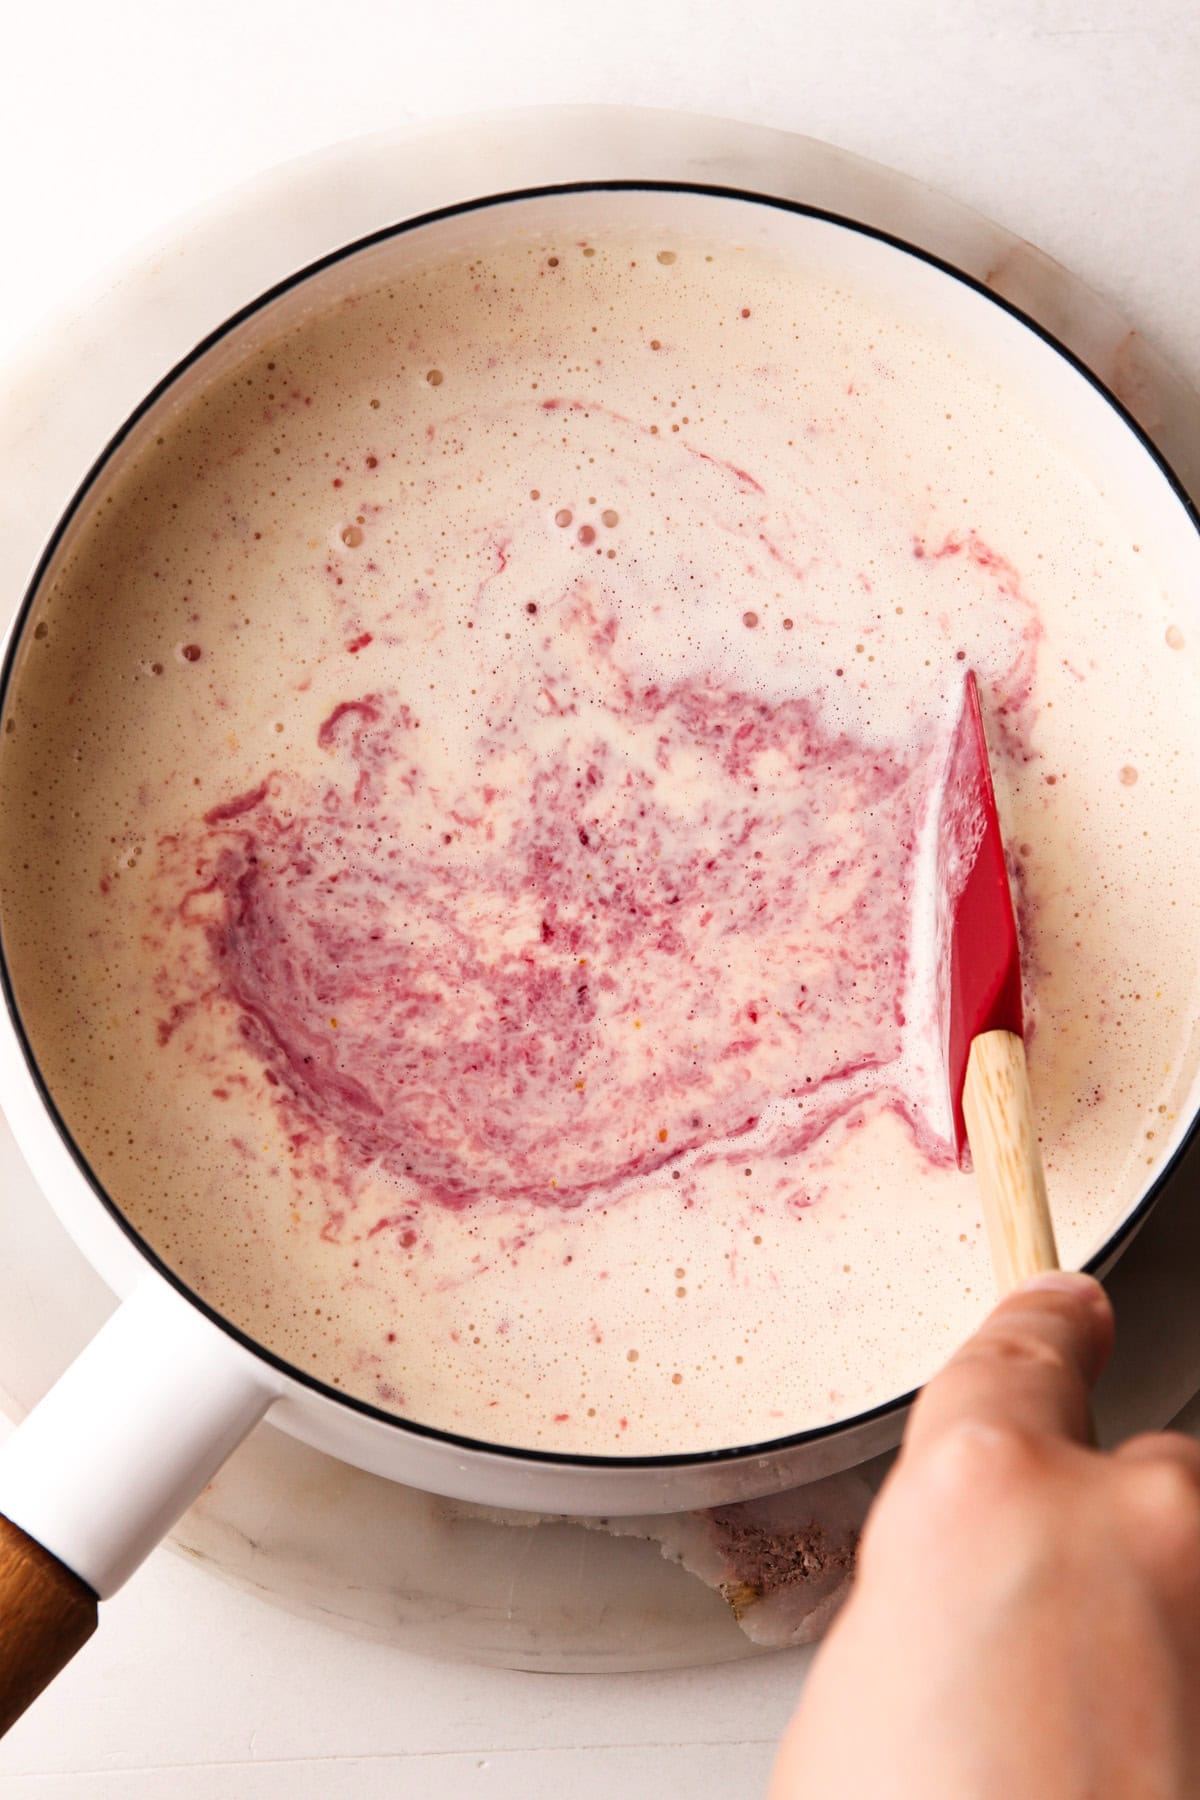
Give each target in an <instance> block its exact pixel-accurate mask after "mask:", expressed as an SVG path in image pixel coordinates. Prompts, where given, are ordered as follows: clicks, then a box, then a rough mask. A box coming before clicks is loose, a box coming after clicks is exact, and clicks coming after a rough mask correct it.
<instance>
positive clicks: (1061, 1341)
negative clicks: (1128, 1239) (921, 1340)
mask: <svg viewBox="0 0 1200 1800" xmlns="http://www.w3.org/2000/svg"><path fill="white" fill-rule="evenodd" d="M1112 1339H1113V1317H1112V1308H1111V1306H1110V1305H1109V1302H1108V1297H1107V1295H1106V1294H1105V1292H1104V1290H1103V1288H1102V1287H1101V1286H1100V1284H1099V1282H1097V1281H1093V1280H1092V1278H1091V1276H1090V1275H1069V1274H1054V1275H1039V1276H1037V1277H1035V1279H1034V1280H1033V1281H1029V1282H1025V1283H1024V1284H1023V1285H1022V1286H1021V1287H1019V1288H1016V1289H1014V1291H1013V1292H1012V1293H1011V1294H1009V1295H1008V1297H1007V1298H1006V1299H1005V1300H1003V1301H1001V1303H1000V1305H999V1306H997V1307H996V1308H995V1310H994V1311H993V1312H992V1313H991V1314H990V1315H989V1316H988V1318H987V1319H985V1320H984V1323H983V1324H982V1326H981V1327H980V1328H979V1330H978V1331H977V1332H976V1334H975V1336H974V1337H973V1338H971V1339H969V1340H968V1342H967V1343H966V1344H964V1345H963V1347H962V1349H961V1350H960V1351H958V1353H957V1355H955V1356H953V1357H952V1358H951V1360H950V1361H949V1362H948V1363H947V1365H946V1367H945V1368H944V1369H943V1370H942V1372H941V1374H940V1375H937V1376H935V1377H934V1379H933V1381H931V1382H930V1384H929V1386H928V1387H927V1388H926V1389H925V1391H924V1393H923V1394H922V1395H921V1396H920V1398H919V1399H918V1401H917V1403H916V1406H915V1407H914V1408H913V1414H912V1418H911V1420H910V1421H909V1427H908V1432H907V1434H906V1437H905V1449H906V1451H909V1450H912V1449H916V1448H919V1447H920V1446H922V1445H924V1444H927V1443H929V1442H930V1441H932V1440H933V1439H935V1438H937V1437H940V1436H941V1435H942V1434H943V1433H945V1432H947V1431H950V1430H952V1429H953V1428H954V1427H955V1426H957V1425H960V1424H964V1423H966V1422H971V1423H975V1424H984V1425H990V1426H994V1427H1008V1428H1009V1429H1011V1430H1015V1431H1021V1432H1028V1433H1043V1434H1049V1435H1051V1436H1055V1437H1068V1438H1073V1439H1075V1440H1076V1441H1077V1442H1079V1443H1084V1442H1086V1441H1087V1439H1088V1436H1089V1421H1088V1394H1089V1392H1090V1391H1091V1388H1092V1386H1093V1384H1094V1382H1095V1380H1096V1378H1097V1376H1098V1375H1099V1373H1100V1371H1101V1369H1102V1368H1103V1367H1104V1364H1105V1363H1106V1362H1107V1360H1108V1356H1109V1352H1110V1351H1111V1349H1112Z"/></svg>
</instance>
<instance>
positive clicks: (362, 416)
mask: <svg viewBox="0 0 1200 1800" xmlns="http://www.w3.org/2000/svg"><path fill="white" fill-rule="evenodd" d="M1193 598H1194V597H1192V596H1180V595H1179V594H1177V593H1175V592H1173V591H1171V589H1170V587H1169V585H1164V582H1163V580H1162V578H1161V576H1160V574H1159V573H1158V571H1157V567H1156V563H1155V557H1154V547H1153V546H1152V545H1148V544H1141V543H1138V542H1136V541H1134V540H1133V539H1132V537H1131V534H1130V531H1129V530H1127V529H1126V526H1125V523H1124V519H1123V514H1122V509H1121V505H1120V502H1119V500H1118V499H1116V498H1114V496H1112V495H1109V494H1104V493H1101V492H1100V491H1099V490H1098V489H1097V487H1096V486H1095V485H1094V484H1093V483H1092V482H1091V481H1090V480H1089V479H1088V478H1087V477H1086V476H1085V475H1084V474H1083V473H1081V472H1080V470H1079V469H1078V468H1077V466H1076V463H1075V461H1074V460H1073V458H1072V456H1071V454H1070V451H1069V447H1068V446H1067V445H1065V444H1063V443H1060V442H1058V441H1057V439H1056V437H1055V434H1054V431H1053V428H1052V427H1048V425H1047V422H1046V420H1045V419H1044V418H1042V417H1041V416H1040V415H1039V414H1038V411H1037V408H1036V407H1035V406H1034V405H1033V404H1032V402H1031V400H1030V397H1029V396H1025V395H1022V394H1021V393H1020V392H1014V391H1008V390H1007V389H1006V388H1005V387H1004V386H1003V385H1002V384H999V383H998V382H997V380H996V378H995V375H994V373H993V372H989V370H988V369H987V368H986V367H985V366H984V365H983V364H982V363H979V364H977V363H975V362H974V361H973V360H972V359H971V358H969V357H967V356H964V355H963V354H962V353H961V352H959V351H956V350H954V349H948V348H947V345H946V343H945V342H944V341H943V340H942V339H941V337H940V336H939V335H938V333H937V332H936V331H935V330H933V329H932V328H931V327H930V326H928V325H925V324H922V323H921V321H920V320H919V319H915V318H913V317H911V316H908V315H907V314H906V313H905V311H904V309H903V308H901V307H897V308H896V309H894V310H890V309H889V308H888V306H887V305H886V303H885V302H884V301H883V300H882V299H881V296H880V293H879V292H877V291H867V290H866V289H864V291H862V292H858V291H856V290H855V288H854V287H853V285H849V286H848V285H846V284H838V283H836V282H835V281H833V280H832V279H830V278H829V277H828V276H827V275H825V274H823V273H821V272H820V271H806V270H805V269H804V268H801V267H797V266H795V265H794V264H791V263H788V262H786V261H783V260H781V259H780V258H779V257H778V256H777V255H774V254H769V253H768V252H767V251H765V250H738V249H735V248H733V247H731V246H730V245H729V244H728V243H725V242H712V241H707V240H706V239H703V238H700V237H698V236H696V237H692V236H688V235H686V234H685V235H679V234H674V235H668V234H665V233H663V232H662V231H657V232H654V233H651V232H650V231H649V230H648V229H646V230H641V229H635V228H633V227H630V228H627V229H626V230H625V231H623V232H620V231H617V232H614V231H610V230H606V231H603V232H600V233H597V234H596V235H593V236H590V237H589V236H587V235H585V234H584V233H583V232H582V231H573V230H571V229H570V228H567V229H563V230H562V231H560V232H551V231H548V230H545V231H543V230H538V231H530V232H524V233H518V232H514V233H513V234H512V236H511V237H510V238H509V239H508V240H507V241H505V242H503V243H502V244H500V245H499V246H498V247H496V248H491V249H488V250H487V251H486V253H484V252H479V253H477V254H474V255H472V254H471V253H470V252H469V251H465V252H462V253H456V254H454V255H449V256H445V255H443V256H441V257H433V258H432V259H429V260H424V261H423V260H422V259H421V258H420V256H419V255H417V254H414V252H413V251H411V250H410V252H409V255H408V259H407V261H406V262H405V263H404V265H403V266H402V267H399V268H397V269H396V270H395V271H393V272H392V274H391V276H390V278H386V279H384V278H380V279H376V280H373V281H372V282H369V283H367V284H366V285H365V286H363V287H362V288H361V289H360V290H359V291H357V292H354V293H353V294H351V295H349V296H348V297H346V298H345V299H343V300H341V301H340V302H337V303H332V304H330V305H328V306H318V307H314V308H312V309H311V310H310V311H308V312H307V313H305V314H304V315H302V316H300V317H299V318H298V319H294V320H293V321H292V323H291V324H290V325H289V326H288V327H287V328H286V330H284V331H283V332H282V333H281V334H280V335H277V336H274V337H268V338H267V339H266V340H265V341H262V342H260V343H258V344H256V345H254V344H251V345H247V346H246V347H244V348H243V349H242V350H241V351H240V352H239V353H238V354H236V355H232V356H229V357H227V358H226V364H225V367H224V369H223V370H222V371H221V372H220V373H219V374H218V375H215V376H214V377H212V378H211V379H210V380H209V381H208V383H207V384H206V385H205V386H204V387H203V388H202V389H201V390H199V391H198V392H197V393H195V394H194V395H193V397H192V398H191V399H190V400H189V401H187V402H186V403H180V404H179V405H177V406H176V407H175V408H174V409H173V410H172V411H171V412H170V413H169V414H168V415H166V416H165V417H164V418H163V419H162V420H161V422H160V423H159V424H158V426H157V428H156V430H155V432H154V434H153V435H151V436H150V437H149V438H148V439H147V440H146V441H145V442H144V443H143V444H142V446H141V448H140V450H139V451H138V452H137V454H136V455H135V456H133V457H132V458H131V459H129V460H128V461H127V462H126V465H125V467H124V470H123V472H122V473H121V474H120V476H119V478H115V479H113V480H111V481H109V483H108V484H107V487H106V488H103V489H102V490H101V491H100V494H99V495H98V496H97V500H96V502H95V503H94V505H93V506H92V508H91V510H90V512H89V513H88V514H87V515H86V517H85V523H84V524H83V525H82V526H81V527H80V528H79V529H78V530H77V531H76V532H75V534H74V536H73V538H72V540H71V542H70V545H69V547H68V550H67V552H66V553H65V554H64V555H63V556H62V557H61V558H60V559H59V561H58V563H57V565H56V567H55V569H54V570H53V571H52V575H51V578H50V579H49V581H48V582H47V584H46V587H45V590H44V594H43V597H42V599H41V601H40V602H39V605H38V608H37V610H36V612H35V614H34V623H32V624H31V626H30V627H29V629H28V631H27V638H26V643H25V645H24V648H23V651H22V656H21V660H20V662H19V665H18V669H17V673H16V678H15V681H14V684H13V690H12V697H11V700H10V704H9V708H8V711H7V716H6V721H5V726H4V735H3V739H2V748H3V763H2V764H0V836H2V839H3V852H2V858H0V861H2V874H0V888H2V906H3V930H4V939H5V947H6V950H7V954H8V957H9V960H10V964H11V968H12V973H13V980H14V987H15V991H16V995H17V998H18V1002H19V1004H20V1006H21V1009H22V1012H23V1015H24V1019H25V1022H26V1027H27V1030H28V1033H29V1036H30V1040H31V1042H32V1045H33V1048H34V1051H35V1053H36V1056H37V1058H38V1061H39V1063H40V1066H41V1068H42V1071H43V1073H44V1075H45V1078H46V1080H47V1082H48V1084H49V1086H50V1088H51V1091H52V1092H53V1093H54V1095H55V1097H56V1099H57V1102H58V1104H59V1107H60V1109H61V1111H62V1113H63V1115H64V1117H65V1119H66V1122H67V1124H68V1125H69V1127H70V1129H71V1131H72V1132H73V1134H74V1136H75V1138H76V1140H77V1142H78V1143H79V1145H80V1146H81V1148H82V1150H83V1152H84V1154H85V1155H86V1156H87V1158H88V1160H89V1162H90V1163H91V1165H92V1167H93V1168H94V1170H95V1171H96V1173H97V1175H98V1176H99V1178H100V1180H101V1181H102V1182H103V1183H104V1185H105V1186H106V1187H107V1189H108V1190H109V1191H110V1192H111V1193H112V1195H113V1196H114V1197H115V1198H116V1200H117V1201H118V1203H119V1204H120V1206H121V1207H122V1209H123V1210H124V1211H125V1213H126V1214H127V1216H128V1217H129V1218H130V1219H131V1220H132V1222H133V1223H134V1224H135V1226H136V1227H137V1228H138V1229H139V1230H140V1231H141V1232H142V1233H143V1234H144V1235H145V1237H146V1238H147V1239H148V1241H149V1242H150V1243H151V1245H152V1246H153V1247H154V1248H155V1249H156V1250H157V1251H158V1252H159V1253H160V1254H161V1255H162V1256H163V1257H164V1259H165V1260H166V1261H167V1262H168V1263H169V1264H170V1265H171V1266H172V1267H173V1268H174V1269H176V1270H177V1271H178V1273H179V1274H180V1275H181V1276H182V1278H183V1279H184V1280H185V1281H187V1282H188V1283H189V1284H190V1285H191V1286H193V1287H194V1288H195V1289H196V1290H197V1291H198V1292H199V1293H201V1294H202V1295H203V1296H204V1297H205V1298H206V1299H207V1300H209V1301H210V1302H211V1303H212V1304H213V1305H214V1306H216V1307H218V1308H219V1309H220V1310H221V1311H222V1312H224V1313H226V1314H227V1315H228V1316H229V1317H230V1318H231V1319H233V1320H234V1321H235V1322H236V1323H237V1324H238V1325H240V1326H241V1327H242V1328H243V1329H244V1330H246V1331H247V1332H249V1333H250V1334H251V1335H252V1336H254V1337H255V1338H256V1339H258V1340H259V1341H261V1342H262V1343H263V1344H265V1345H267V1346H268V1347H270V1348H271V1349H273V1350H275V1351H276V1352H278V1353H279V1354H281V1355H283V1356H285V1357H287V1358H289V1359H290V1360H292V1361H293V1362H295V1363H296V1364H297V1365H298V1366H300V1367H301V1368H303V1369H306V1370H309V1371H311V1372H313V1373H314V1374H316V1375H318V1376H320V1377H322V1378H323V1379H324V1380H326V1381H328V1382H330V1383H331V1384H333V1385H335V1386H337V1387H339V1388H341V1389H343V1390H345V1391H346V1392H349V1393H352V1394H355V1395H358V1396H360V1397H362V1398H364V1399H367V1400H370V1401H373V1402H375V1403H376V1404H378V1405H380V1406H382V1407H384V1408H386V1409H388V1410H390V1411H394V1412H396V1413H398V1414H401V1415H402V1416H405V1417H408V1418H412V1419H414V1420H419V1421H422V1422H424V1423H427V1424H432V1425H437V1426H441V1427H443V1428H446V1429H448V1430H452V1431H457V1432H460V1433H464V1434H466V1435H469V1436H472V1437H476V1438H484V1439H488V1440H492V1441H495V1442H500V1443H512V1444H521V1445H527V1446H534V1447H538V1448H542V1449H551V1450H560V1451H564V1452H569V1451H573V1452H595V1453H609V1454H631V1455H632V1454H644V1453H653V1452H668V1451H676V1452H678V1451H689V1450H695V1449H705V1448H713V1447H717V1446H721V1445H729V1444H738V1443H748V1442H753V1441H758V1440H763V1439H769V1438H773V1437H779V1436H782V1435H784V1434H785V1433H789V1432H793V1431H796V1430H800V1429H803V1428H805V1427H808V1426H815V1425H820V1424H822V1423H825V1422H827V1421H830V1420H834V1419H838V1418H841V1417H844V1416H846V1415H848V1414H850V1413H853V1412H855V1411H859V1410H862V1409H863V1408H865V1407H868V1406H871V1405H873V1404H876V1403H878V1402H881V1401H884V1400H886V1399H888V1398H890V1397H891V1396H893V1395H895V1394H897V1393H900V1392H903V1391H905V1390H906V1389H907V1388H908V1387H910V1386H912V1385H913V1384H915V1383H916V1382H918V1381H920V1380H921V1379H923V1378H924V1377H925V1376H926V1375H928V1374H929V1373H930V1372H931V1370H932V1368H933V1367H934V1366H935V1365H936V1363H937V1362H938V1361H939V1360H940V1359H941V1358H942V1357H943V1356H944V1355H945V1354H946V1353H947V1352H948V1351H949V1350H950V1349H951V1348H952V1347H953V1345H954V1344H955V1342H956V1341H957V1340H958V1339H959V1338H960V1337H961V1336H962V1335H963V1334H964V1333H965V1332H966V1331H967V1330H968V1329H969V1328H970V1326H971V1324H972V1322H973V1321H974V1320H975V1319H976V1318H977V1317H978V1316H979V1315H980V1313H981V1312H982V1310H983V1309H984V1307H985V1306H986V1304H987V1303H988V1300H989V1294H990V1274H989V1269H988V1262H987V1252H986V1245H985V1244H984V1242H983V1234H982V1230H981V1222H980V1215H979V1212H978V1207H977V1203H976V1199H975V1193H974V1187H973V1184H972V1182H971V1181H970V1180H969V1179H968V1178H966V1177H964V1176H962V1175H960V1174H959V1173H958V1172H957V1170H956V1169H955V1168H954V1166H953V1162H952V1158H951V1155H950V1151H949V1146H948V1141H947V1139H948V1129H949V1128H948V1117H947V1109H946V1101H945V1096H944V1094H943V1092H942V1088H941V1076H940V1069H939V1064H938V1056H937V1044H936V1034H935V1032H934V1031H933V1029H932V1019H931V1007H930V999H929V995H930V990H931V972H930V969H929V954H928V950H929V941H928V940H929V934H928V932H927V931H926V930H925V928H924V927H925V925H926V924H927V920H926V916H925V913H924V911H923V910H922V909H923V906H924V905H925V904H926V902H927V900H928V895H927V893H926V887H927V866H928V857H927V851H928V843H927V831H926V826H927V824H928V819H929V810H930V797H931V793H932V791H933V787H934V784H935V783H936V780H937V776H938V773H939V771H940V766H941V757H942V756H943V754H944V750H945V743H946V734H947V730H948V723H949V720H950V718H951V716H952V713H953V709H954V705H955V702H956V699H957V696H958V694H959V692H960V690H961V683H962V678H963V673H964V669H965V668H966V667H968V666H970V667H974V668H975V669H976V670H977V672H978V674H979V678H980V684H981V692H982V696H983V701H984V709H985V715H986V718H987V722H988V730H989V736H990V739H991V743H992V750H993V756H994V760H995V764H996V776H997V785H998V790H999V795H1000V804H1001V812H1002V817H1003V819H1004V822H1005V827H1006V834H1007V837H1008V840H1009V844H1010V849H1011V855H1012V865H1013V875H1014V883H1015V888H1016V892H1017V897H1018V903H1019V910H1020V915H1021V922H1022V932H1023V937H1024V941H1025V957H1026V971H1027V982H1028V985H1029V988H1030V997H1031V1002H1032V1013H1033V1019H1034V1024H1035V1029H1034V1032H1033V1035H1032V1039H1031V1046H1030V1049H1031V1075H1032V1081H1033V1085H1034V1090H1035V1095H1036V1098H1037V1102H1038V1107H1039V1116H1040V1120H1041V1126H1042V1132H1043V1148H1044V1154H1045V1158H1046V1164H1047V1171H1048V1179H1049V1183H1050V1188H1051V1194H1052V1202H1053V1207H1054V1212H1055V1218H1056V1223H1057V1226H1058V1230H1059V1237H1060V1245H1061V1248H1062V1250H1063V1253H1064V1258H1065V1259H1066V1260H1068V1261H1080V1260H1082V1259H1083V1258H1085V1257H1086V1256H1087V1255H1088V1254H1089V1253H1090V1252H1091V1251H1092V1250H1094V1249H1095V1248H1096V1246H1097V1245H1098V1244H1099V1243H1100V1242H1101V1241H1102V1239H1103V1238H1104V1236H1105V1235H1106V1233H1107V1231H1108V1230H1109V1229H1111V1227H1112V1225H1113V1224H1114V1223H1115V1221H1116V1220H1117V1218H1119V1216H1120V1215H1121V1213H1122V1212H1124V1211H1125V1210H1127V1209H1128V1207H1129V1206H1130V1205H1131V1204H1132V1203H1133V1202H1134V1200H1135V1199H1136V1198H1137V1195H1138V1194H1139V1193H1140V1192H1141V1190H1142V1189H1143V1187H1144V1186H1145V1184H1146V1182H1147V1179H1148V1177H1149V1175H1150V1174H1151V1173H1152V1171H1153V1168H1154V1167H1155V1166H1156V1165H1157V1164H1158V1162H1160V1161H1161V1158H1162V1154H1163V1151H1164V1150H1165V1148H1166V1146H1167V1144H1168V1142H1169V1141H1170V1139H1171V1136H1172V1132H1173V1130H1174V1129H1175V1127H1176V1122H1177V1117H1178V1115H1179V1114H1180V1112H1181V1110H1182V1108H1183V1106H1184V1104H1185V1099H1186V1094H1187V1089H1188V1086H1189V1083H1190V1082H1191V1080H1192V1078H1193V1076H1194V1073H1195V1064H1196V1054H1195V1043H1194V1030H1195V1023H1194V1022H1195V1018H1196V986H1197V982H1196V971H1197V967H1198V963H1200V958H1198V955H1197V951H1198V943H1197V938H1198V931H1197V919H1196V915H1195V909H1194V907H1193V906H1192V904H1191V901H1190V896H1191V895H1192V894H1193V893H1194V892H1195V889H1196V886H1197V882H1198V880H1200V849H1198V848H1197V846H1196V844H1195V843H1194V841H1193V840H1192V838H1191V837H1190V835H1188V834H1182V833H1180V832H1179V831H1178V830H1177V829H1175V828H1174V822H1175V820H1176V819H1177V818H1178V816H1179V814H1180V811H1181V807H1183V806H1184V804H1185V796H1186V795H1187V794H1188V793H1189V792H1190V791H1191V790H1192V789H1193V787H1194V784H1195V782H1196V778H1197V761H1198V754H1197V753H1198V749H1200V721H1198V719H1197V708H1196V701H1195V698H1194V692H1193V690H1194V685H1195V684H1194V672H1193V669H1192V652H1193V643H1192V638H1193V637H1194V631H1193V630H1192V628H1191V626H1190V625H1189V618H1188V616H1187V615H1186V614H1185V613H1184V612H1183V610H1182V609H1183V607H1184V605H1185V604H1190V603H1191V601H1192V600H1193ZM1151 877H1152V878H1151Z"/></svg>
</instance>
